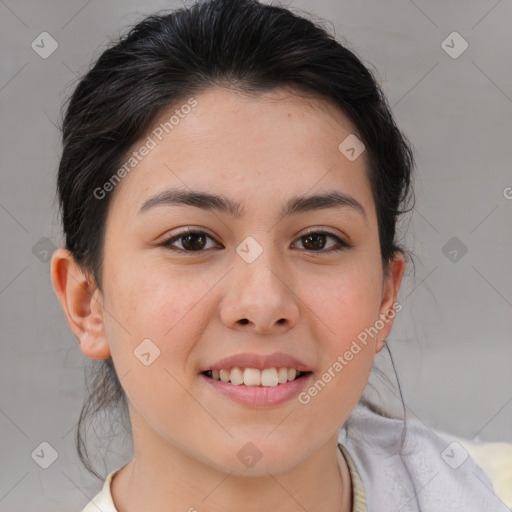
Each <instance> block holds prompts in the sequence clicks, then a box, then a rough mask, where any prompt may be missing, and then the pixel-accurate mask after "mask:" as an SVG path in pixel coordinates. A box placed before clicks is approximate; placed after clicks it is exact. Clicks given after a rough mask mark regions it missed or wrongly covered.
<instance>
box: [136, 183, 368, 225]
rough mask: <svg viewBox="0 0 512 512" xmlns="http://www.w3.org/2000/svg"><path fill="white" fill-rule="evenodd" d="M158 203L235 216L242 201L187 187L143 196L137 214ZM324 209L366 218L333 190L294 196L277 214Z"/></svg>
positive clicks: (345, 196)
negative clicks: (349, 210)
mask: <svg viewBox="0 0 512 512" xmlns="http://www.w3.org/2000/svg"><path fill="white" fill-rule="evenodd" d="M162 205H167V206H169V205H185V206H194V207H196V208H202V209H203V210H216V211H218V212H221V213H228V214H229V215H231V216H232V217H234V218H235V219H239V218H241V217H242V216H243V215H244V211H243V207H242V204H241V203H239V202H236V201H233V200H232V199H230V198H229V197H226V196H222V195H216V194H210V193H207V192H196V191H191V190H179V189H168V190H164V191H163V192H160V193H159V194H157V195H155V196H153V197H150V198H149V199H147V200H146V201H145V202H144V204H143V205H142V206H141V208H140V210H139V214H141V213H144V212H145V211H147V210H149V209H151V208H154V207H156V206H162ZM326 208H351V209H353V210H355V211H357V212H358V213H359V214H361V216H362V217H363V218H364V220H365V222H366V221H367V217H366V211H365V209H364V208H363V205H362V204H361V203H360V202H359V201H357V199H355V198H354V197H352V196H351V195H348V194H346V193H344V192H340V191H337V190H332V191H329V192H325V193H322V194H314V195H309V196H304V195H302V196H294V197H292V198H290V199H289V200H288V201H287V202H286V203H285V204H284V206H283V207H282V209H281V212H280V216H282V217H285V216H288V215H292V214H295V213H305V212H310V211H313V210H321V209H326Z"/></svg>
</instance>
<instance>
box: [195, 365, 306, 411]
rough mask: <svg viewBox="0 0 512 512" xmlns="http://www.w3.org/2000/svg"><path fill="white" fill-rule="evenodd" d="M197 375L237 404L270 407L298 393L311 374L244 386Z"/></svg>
mask: <svg viewBox="0 0 512 512" xmlns="http://www.w3.org/2000/svg"><path fill="white" fill-rule="evenodd" d="M199 375H200V377H202V378H203V379H204V380H205V381H206V382H207V383H208V384H209V385H210V386H212V387H213V389H215V390H216V391H218V392H219V393H222V394H223V395H224V396H226V397H228V398H230V399H231V400H233V401H235V402H238V403H239V404H242V405H248V406H249V407H271V406H274V405H279V404H282V403H284V402H286V401H288V400H290V399H291V398H293V397H294V396H296V395H298V394H299V393H300V391H301V390H302V389H303V388H304V387H305V386H306V385H307V384H308V383H309V381H310V380H311V377H312V375H313V374H312V373H306V374H305V375H304V376H302V377H299V378H298V379H295V380H292V381H289V382H287V383H286V384H278V385H277V386H244V385H243V384H241V385H240V386H235V385H234V384H230V383H229V382H223V381H221V380H216V379H212V378H211V377H207V376H206V375H204V374H202V373H200V374H199Z"/></svg>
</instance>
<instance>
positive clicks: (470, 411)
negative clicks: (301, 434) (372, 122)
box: [0, 0, 512, 512]
mask: <svg viewBox="0 0 512 512" xmlns="http://www.w3.org/2000/svg"><path fill="white" fill-rule="evenodd" d="M186 3H189V2H186ZM287 3H288V4H289V5H291V6H293V7H296V8H300V9H305V10H307V11H309V12H312V13H313V14H315V15H318V16H320V17H322V18H324V19H327V20H330V21H329V22H328V23H327V28H328V29H332V30H334V31H335V34H336V36H337V37H339V38H346V40H347V41H348V42H349V47H351V49H353V50H354V51H355V52H356V53H357V54H358V55H359V56H360V57H361V58H362V59H363V60H364V62H365V63H366V64H367V65H369V66H371V67H372V68H374V70H375V71H376V73H377V77H378V79H379V81H380V83H381V84H382V86H383V88H384V90H385V92H386V93H387V96H388V98H389V101H390V104H391V105H392V107H393V111H394V114H395V117H396V120H397V123H398V125H399V126H400V127H401V128H402V129H403V131H404V132H405V134H406V135H407V136H408V137H409V139H410V140H411V142H412V144H413V146H414V149H415V152H416V158H417V168H418V170H417V178H416V184H415V185H416V200H417V202H416V210H415V212H414V214H412V215H410V216H409V217H407V219H406V222H404V224H403V229H404V230H405V229H407V234H406V235H405V238H404V243H405V244H406V245H407V246H408V248H409V249H410V250H411V251H413V252H414V254H415V255H416V275H415V276H414V275H413V274H412V269H410V270H409V272H408V274H407V276H406V278H405V281H404V283H403V288H402V291H401V295H400V297H401V302H402V303H403V305H404V309H403V310H402V312H401V313H400V314H399V315H398V318H397V321H396V322H395V328H394V330H393V333H392V336H391V341H390V346H391V348H392V351H393V355H394V357H395V362H396V366H397V370H398V373H399V376H400V382H401V385H402V390H403V393H404V396H405V399H406V402H407V406H408V408H407V412H408V415H409V416H412V417H414V416H415V417H418V418H419V419H420V420H421V421H423V422H424V423H425V424H427V425H429V426H430V427H432V428H437V429H441V430H445V431H448V432H450V433H453V434H456V435H459V436H463V437H467V438H473V437H475V436H476V437H475V438H476V439H482V440H487V441H498V440H502V441H509V442H512V428H511V425H512V372H511V371H510V364H511V361H512V358H511V356H512V344H511V340H510V338H511V335H510V332H511V327H512V325H511V324H512V322H511V318H512V315H511V312H512V310H511V308H512V272H511V271H510V267H511V265H510V262H511V246H512V237H511V233H512V230H511V219H512V215H511V213H512V200H511V199H507V197H506V196H507V195H508V197H511V196H512V190H511V189H507V187H512V173H511V170H510V163H511V158H510V157H511V142H512V137H511V136H512V66H511V61H510V55H511V53H512V33H511V31H510V27H511V26H512V24H511V21H512V2H510V1H496V0H488V1H487V0H486V1H484V0H482V1H472V2H468V1H450V2H446V1H441V0H435V1H430V2H427V1H426V0H423V1H420V0H416V1H414V2H413V1H412V0H396V1H386V2H383V1H382V0H380V1H378V0H367V1H360V0H346V1H334V0H316V1H315V2H313V1H306V0H301V1H299V0H297V1H295V2H292V3H291V4H290V3H289V2H287ZM178 5H180V3H179V2H164V1H150V0H144V1H143V0H138V1H133V0H130V1H126V0H125V1H118V0H109V1H100V0H91V1H86V0H85V1H84V0H72V1H60V2H59V1H51V0H45V1H36V0H18V1H15V0H0V47H1V48H2V50H3V56H2V59H1V62H0V108H1V119H2V123H1V145H0V162H1V180H2V181H1V183H2V186H1V190H0V226H1V233H2V251H1V262H0V301H1V312H0V315H1V316H0V325H1V333H2V337H1V344H2V345H1V359H0V361H1V371H0V379H1V380H0V394H1V395H0V397H1V401H0V431H1V433H2V435H1V437H0V511H1V512H7V511H9V512H11V511H17V510H23V511H25V512H28V511H50V510H51V511H53V512H57V511H64V510H67V511H69V510H81V508H82V507H83V506H84V505H85V504H86V503H87V502H88V501H89V499H90V498H92V497H93V496H94V494H95V493H96V492H97V491H98V490H99V488H100V487H101V482H99V481H98V480H96V479H95V478H93V477H91V476H90V475H89V474H88V473H87V472H86V471H85V470H84V469H83V468H82V466H81V465H80V463H79V460H78V457H77V455H76V452H75V448H74V441H73V435H74V427H75V424H76V421H77V419H78V414H79V411H80V408H81V405H82V399H83V394H84V379H83V365H84V362H85V359H87V358H86V357H85V356H83V354H82V353H81V352H80V350H79V348H78V344H77V341H76V339H75V337H74V336H73V334H72V332H71V330H70V329H69V327H68V325H67V322H66V320H65V317H64V314H63V312H62V310H61V307H60V304H59V302H58V300H57V297H56V295H55V293H54V291H53V288H52V285H51V281H50V273H49V261H45V260H47V259H48V257H49V255H50V253H51V250H52V248H53V247H54V246H58V245H60V243H61V233H60V226H59V219H58V216H57V210H56V207H55V204H54V194H55V174H56V169H57V165H58V159H59V155H60V140H59V132H58V130H57V128H56V126H55V123H58V122H60V105H61V104H62V102H63V101H64V100H65V99H66V98H67V96H68V94H69V93H70V92H71V90H72V87H73V85H74V84H75V82H76V79H77V77H78V76H79V75H80V74H81V73H83V72H84V71H85V70H86V69H87V68H88V66H89V64H90V62H91V61H92V59H93V58H95V57H97V56H98V55H99V54H100V53H101V51H102V49H104V48H105V45H106V44H107V42H108V41H109V40H110V39H112V38H114V37H116V35H118V34H119V33H120V32H121V31H123V30H124V28H125V27H126V26H127V25H129V24H132V23H134V22H135V21H136V20H138V19H139V18H140V16H141V15H142V14H147V13H150V12H152V11H154V10H157V9H161V8H169V7H175V6H178ZM43 31H47V32H49V33H50V34H51V35H52V37H53V38H55V40H56V41H57V42H58V45H59V46H58V49H57V50H56V51H55V52H54V53H53V54H52V55H51V56H50V57H48V58H47V59H43V58H41V57H40V56H39V55H38V54H37V53H36V52H35V51H34V50H33V49H32V48H31V42H32V41H33V40H34V39H35V38H36V37H37V36H38V35H39V34H40V33H41V32H43ZM453 31H457V32H458V33H459V34H460V35H461V36H462V37H463V38H464V39H465V40H466V41H467V42H468V44H469V47H468V49H467V50H466V51H465V52H464V53H463V54H462V55H460V56H459V57H458V58H452V57H451V56H450V55H448V53H446V51H445V50H444V49H443V48H442V46H441V44H442V42H443V41H444V40H445V39H446V38H447V36H448V35H449V34H451V33H452V32H453ZM342 40H343V39H342ZM448 41H449V40H448ZM449 44H450V45H452V46H453V44H452V43H449ZM454 44H455V49H457V48H458V46H457V45H458V43H454ZM507 190H509V191H510V192H511V193H510V194H507ZM453 237H456V240H455V241H453V240H452V241H451V242H449V241H450V240H451V239H452V238H453ZM447 243H448V246H446V244H447ZM453 244H455V245H453ZM457 244H458V245H457ZM34 247H35V249H33V248H34ZM454 247H455V248H456V250H457V251H458V256H457V258H455V253H452V255H450V254H449V252H448V251H449V250H452V249H453V248H454ZM463 247H466V248H467V253H465V254H464V255H463V256H462V257H461V254H462V252H461V251H460V248H463ZM45 251H47V252H45ZM445 254H446V255H445ZM453 259H458V261H452V260H453ZM43 441H46V442H48V443H49V444H50V445H51V446H52V447H53V448H54V449H55V450H56V451H57V453H58V458H57V460H56V461H55V462H54V463H53V464H52V465H51V466H50V467H49V468H48V469H42V468H41V467H40V466H39V465H38V464H36V462H35V461H34V460H33V458H32V457H31V454H32V452H33V451H34V450H35V449H36V448H37V447H38V446H39V445H40V443H41V442H43ZM123 449H124V450H127V449H128V447H127V445H125V446H123V447H121V448H119V449H117V450H116V449H114V448H113V447H111V449H110V451H109V452H103V453H102V454H104V455H105V456H108V457H109V458H108V459H107V461H106V465H105V466H102V465H101V463H100V462H99V460H98V465H97V466H96V468H97V470H100V471H103V472H104V473H105V474H106V472H107V471H111V470H113V469H115V468H116V467H118V465H120V464H121V463H124V462H126V461H127V460H128V458H127V456H128V457H129V455H130V454H129V453H128V454H125V455H123V453H122V450H123Z"/></svg>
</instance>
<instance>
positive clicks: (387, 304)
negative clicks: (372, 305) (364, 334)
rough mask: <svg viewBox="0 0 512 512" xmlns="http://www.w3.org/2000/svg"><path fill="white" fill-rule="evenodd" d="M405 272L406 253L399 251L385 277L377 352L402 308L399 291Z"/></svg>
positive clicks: (382, 346) (383, 344)
mask: <svg viewBox="0 0 512 512" xmlns="http://www.w3.org/2000/svg"><path fill="white" fill-rule="evenodd" d="M404 272H405V258H404V255H403V254H402V253H401V252H397V253H396V255H395V258H394V259H393V260H392V261H391V262H390V263H389V272H388V274H387V275H386V276H385V277H384V285H383V291H382V302H381V305H380V308H379V320H381V323H380V324H379V325H382V329H380V330H379V335H378V337H377V343H376V346H375V352H380V351H381V350H382V349H383V348H384V346H385V344H386V338H387V336H388V335H389V333H390V332H391V328H392V327H393V322H394V320H395V317H396V315H397V314H398V312H399V311H400V310H401V309H402V305H401V304H399V303H398V292H399V290H400V285H401V283H402V278H403V275H404Z"/></svg>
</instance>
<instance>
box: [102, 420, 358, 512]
mask: <svg viewBox="0 0 512 512" xmlns="http://www.w3.org/2000/svg"><path fill="white" fill-rule="evenodd" d="M139 434H140V432H139ZM149 439H150V441H149V442H148V437H146V436H145V437H144V443H139V442H137V441H139V440H140V439H138V438H137V436H136V435H135V429H134V448H135V457H134V459H133V460H132V461H131V462H130V463H128V464H127V465H126V466H124V467H123V468H122V469H121V470H120V471H119V472H118V473H117V474H116V475H115V476H114V478H113V480H112V482H111V493H112V499H113V501H114V504H115V506H116V508H117V510H118V512H136V511H140V510H151V511H153V512H164V511H165V512H167V511H168V510H169V507H170V506H172V509H173V510H183V511H189V512H195V511H196V510H199V511H200V510H206V509H207V510H208V511H209V512H238V511H240V510H245V511H247V512H261V510H272V511H275V512H296V511H297V510H301V509H302V510H329V511H332V512H350V510H351V508H352V486H351V481H350V473H349V469H348V466H347V463H346V461H345V458H344V457H343V455H342V453H341V452H340V450H339V448H338V446H337V436H333V437H332V438H331V439H330V440H329V441H328V442H327V443H326V444H324V445H323V446H321V448H320V449H319V450H317V451H316V452H314V453H313V454H312V455H310V456H309V457H306V458H305V459H303V460H302V461H301V462H300V463H299V464H298V465H297V466H295V467H293V468H292V469H289V470H287V471H284V472H279V473H275V474H271V473H269V472H268V471H266V472H265V473H266V474H265V475H264V476H254V477H247V476H238V475H234V474H232V472H230V471H222V470H221V469H218V468H215V467H213V466H212V465H211V464H207V463H205V462H203V461H199V460H197V459H196V458H193V457H190V456H189V455H188V454H186V453H185V452H184V451H182V450H180V449H179V448H178V447H176V446H174V445H170V444H169V443H168V442H166V443H163V440H162V438H161V437H151V436H150V437H149Z"/></svg>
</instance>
